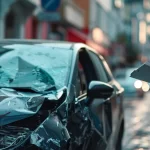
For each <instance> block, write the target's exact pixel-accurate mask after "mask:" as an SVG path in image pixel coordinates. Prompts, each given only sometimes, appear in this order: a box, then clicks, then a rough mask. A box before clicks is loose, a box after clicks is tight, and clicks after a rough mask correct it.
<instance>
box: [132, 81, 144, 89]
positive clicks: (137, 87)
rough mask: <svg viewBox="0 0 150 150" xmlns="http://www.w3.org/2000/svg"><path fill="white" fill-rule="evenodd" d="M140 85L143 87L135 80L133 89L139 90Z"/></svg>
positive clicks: (140, 82)
mask: <svg viewBox="0 0 150 150" xmlns="http://www.w3.org/2000/svg"><path fill="white" fill-rule="evenodd" d="M142 85H143V83H142V81H140V80H136V81H135V82H134V87H135V88H136V89H140V88H141V87H142Z"/></svg>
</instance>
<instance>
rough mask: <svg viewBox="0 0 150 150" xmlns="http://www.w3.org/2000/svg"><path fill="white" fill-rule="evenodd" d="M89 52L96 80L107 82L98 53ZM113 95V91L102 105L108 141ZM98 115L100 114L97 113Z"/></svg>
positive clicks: (111, 128) (105, 134)
mask: <svg viewBox="0 0 150 150" xmlns="http://www.w3.org/2000/svg"><path fill="white" fill-rule="evenodd" d="M89 54H90V56H91V59H92V61H93V63H94V66H95V68H96V70H97V75H98V80H99V81H102V82H105V83H109V82H108V77H107V75H106V72H105V70H104V66H103V65H102V62H101V60H100V58H99V57H98V55H97V54H96V53H94V52H92V51H89ZM114 97H115V93H114V94H113V96H112V98H111V99H109V100H106V101H105V103H104V106H103V118H104V121H103V122H104V136H105V139H106V140H107V142H109V139H110V137H111V135H112V130H113V127H114V126H113V124H112V123H113V115H112V113H113V111H112V99H113V98H114ZM97 115H100V114H97Z"/></svg>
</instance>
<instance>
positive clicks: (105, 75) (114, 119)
mask: <svg viewBox="0 0 150 150" xmlns="http://www.w3.org/2000/svg"><path fill="white" fill-rule="evenodd" d="M89 53H90V55H91V57H92V59H93V62H94V63H95V67H96V68H97V72H98V73H99V80H100V81H103V82H107V83H109V84H111V85H112V86H113V88H114V93H113V96H112V97H111V98H110V99H109V101H108V102H106V103H105V108H104V110H105V119H106V121H105V123H106V124H108V125H109V126H106V129H105V133H106V134H105V136H106V139H107V140H108V142H110V141H111V142H110V143H111V145H112V146H113V147H115V145H116V142H117V136H118V134H119V133H118V132H119V130H118V129H119V128H120V123H121V115H122V111H121V110H122V88H120V87H119V84H117V82H116V81H115V80H114V79H113V76H112V75H111V72H110V70H109V67H108V65H107V63H106V62H105V60H104V59H103V60H102V58H100V57H98V56H97V55H96V54H95V53H93V52H92V51H90V52H89ZM104 64H105V65H104ZM110 137H111V138H110ZM112 139H113V140H112Z"/></svg>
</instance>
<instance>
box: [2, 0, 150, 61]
mask: <svg viewBox="0 0 150 150" xmlns="http://www.w3.org/2000/svg"><path fill="white" fill-rule="evenodd" d="M124 1H125V3H124ZM50 2H51V3H50ZM149 6H150V4H149V0H132V1H130V0H105V1H104V0H57V1H56V0H9V1H6V0H0V33H1V34H0V38H1V39H2V38H26V39H50V40H63V41H64V40H65V41H71V42H82V43H86V44H87V45H89V46H91V47H93V48H94V49H96V50H97V51H98V52H99V53H101V54H102V55H105V56H107V55H108V54H109V55H111V58H112V60H111V61H115V62H116V63H117V62H118V61H120V60H119V59H122V58H123V57H124V49H123V45H121V44H120V43H117V42H116V37H117V35H118V34H119V33H123V32H125V33H127V35H128V37H129V38H130V40H131V41H132V43H134V44H137V45H139V47H141V48H147V49H148V48H149V46H150V45H149V41H150V14H149V8H150V7H149ZM145 32H146V33H145ZM140 33H141V36H140ZM144 33H145V34H146V35H145V34H144ZM113 56H114V57H113ZM111 63H112V62H111Z"/></svg>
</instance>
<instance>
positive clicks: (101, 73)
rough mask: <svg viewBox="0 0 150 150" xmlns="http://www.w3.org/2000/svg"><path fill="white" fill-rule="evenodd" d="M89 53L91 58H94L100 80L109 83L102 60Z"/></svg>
mask: <svg viewBox="0 0 150 150" xmlns="http://www.w3.org/2000/svg"><path fill="white" fill-rule="evenodd" d="M89 53H90V56H91V58H92V61H93V63H94V65H95V67H96V70H97V74H98V77H99V80H100V81H102V82H108V78H107V75H106V72H105V70H104V66H103V63H102V61H101V59H100V58H99V56H98V55H97V54H95V53H94V52H91V51H89Z"/></svg>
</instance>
